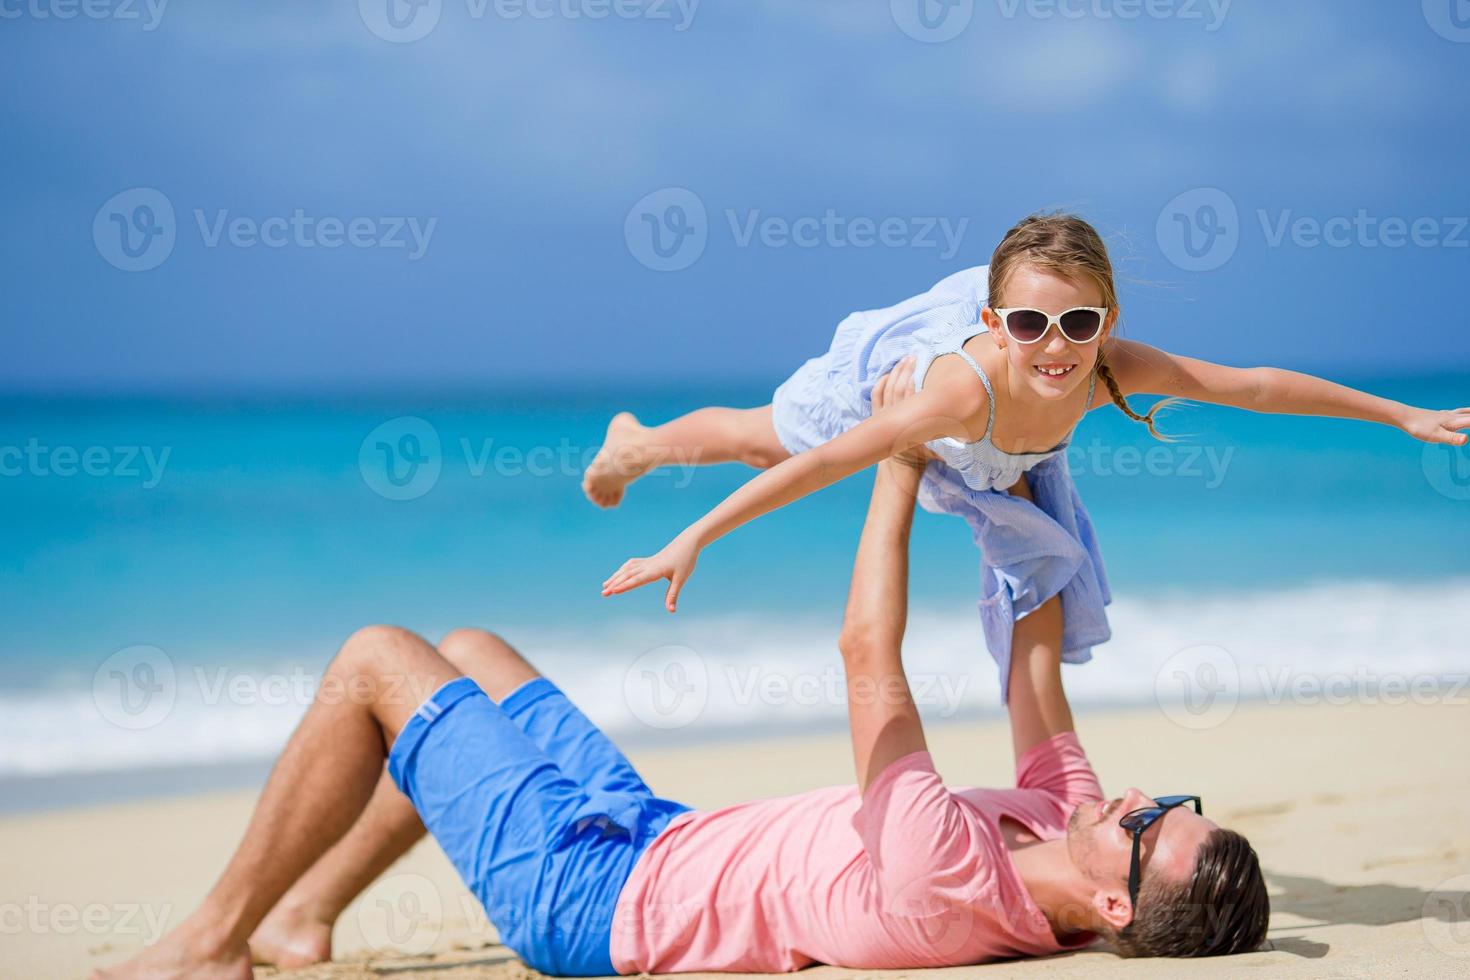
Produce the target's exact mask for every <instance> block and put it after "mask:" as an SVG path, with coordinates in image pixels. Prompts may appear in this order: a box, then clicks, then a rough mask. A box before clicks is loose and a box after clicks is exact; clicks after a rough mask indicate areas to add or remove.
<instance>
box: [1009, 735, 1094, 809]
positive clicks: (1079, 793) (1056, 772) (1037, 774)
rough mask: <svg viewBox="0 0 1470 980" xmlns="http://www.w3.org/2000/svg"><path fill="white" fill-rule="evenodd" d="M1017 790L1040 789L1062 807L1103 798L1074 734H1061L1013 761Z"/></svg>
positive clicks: (1089, 764)
mask: <svg viewBox="0 0 1470 980" xmlns="http://www.w3.org/2000/svg"><path fill="white" fill-rule="evenodd" d="M1016 787H1017V788H1018V789H1033V790H1039V791H1041V792H1043V793H1045V794H1047V795H1048V796H1050V797H1052V798H1054V799H1055V800H1056V801H1057V802H1058V803H1061V804H1063V805H1064V806H1075V805H1077V804H1078V803H1087V802H1090V801H1092V800H1100V799H1102V798H1103V793H1102V786H1101V785H1100V784H1099V783H1098V781H1097V774H1096V773H1094V772H1093V771H1092V763H1090V762H1088V761H1087V753H1085V752H1083V751H1082V743H1080V742H1079V741H1077V733H1076V732H1060V733H1058V734H1056V735H1053V736H1052V737H1051V738H1049V739H1047V740H1046V741H1045V742H1042V743H1040V744H1039V745H1034V746H1032V747H1031V748H1029V749H1027V750H1026V752H1025V754H1023V755H1022V756H1021V758H1019V759H1017V760H1016Z"/></svg>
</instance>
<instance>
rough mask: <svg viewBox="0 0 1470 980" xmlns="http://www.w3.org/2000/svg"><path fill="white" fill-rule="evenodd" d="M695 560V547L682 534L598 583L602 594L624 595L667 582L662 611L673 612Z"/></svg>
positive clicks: (696, 556)
mask: <svg viewBox="0 0 1470 980" xmlns="http://www.w3.org/2000/svg"><path fill="white" fill-rule="evenodd" d="M698 560H699V546H698V545H697V544H695V543H694V541H693V540H692V539H690V538H687V537H685V536H684V535H683V534H681V535H679V536H678V537H677V538H675V539H674V540H673V541H670V542H669V543H668V545H667V546H666V547H665V548H664V550H662V551H660V552H659V553H658V554H656V555H653V556H652V557H650V558H630V559H628V560H627V561H625V562H624V563H623V567H622V568H620V569H618V570H617V571H616V572H614V573H613V575H612V577H611V578H609V579H608V580H607V581H606V582H603V583H602V594H603V595H605V596H609V595H621V594H622V593H624V592H628V591H631V590H632V589H636V588H638V587H639V586H640V585H647V584H648V583H649V582H657V581H658V580H659V579H661V578H666V579H668V580H669V590H668V591H667V592H665V593H664V608H666V609H667V610H668V611H669V612H673V611H674V610H675V608H676V607H677V606H678V604H679V589H680V588H682V587H683V585H684V583H685V582H687V581H688V580H689V576H690V575H692V574H694V563H695V562H697V561H698Z"/></svg>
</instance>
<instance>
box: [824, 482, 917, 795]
mask: <svg viewBox="0 0 1470 980" xmlns="http://www.w3.org/2000/svg"><path fill="white" fill-rule="evenodd" d="M922 475H923V470H922V466H921V465H915V464H913V463H910V462H905V461H902V460H899V459H896V458H895V459H886V460H884V461H883V462H881V463H879V464H878V472H877V476H876V477H875V479H874V481H873V496H872V500H871V501H870V502H869V504H868V518H867V521H866V522H865V523H864V524H863V536H862V540H861V541H860V542H859V543H858V552H857V560H856V561H855V562H854V564H853V569H852V586H851V588H850V589H849V590H848V595H847V613H846V615H845V616H844V618H843V622H842V636H841V638H840V639H839V640H838V644H837V645H838V647H839V649H841V651H842V662H843V666H844V668H845V669H846V671H847V717H848V723H849V725H850V726H851V728H852V752H853V759H854V761H855V762H856V764H857V781H858V790H859V791H860V792H861V791H864V790H866V789H867V787H868V784H869V783H871V782H872V781H873V780H874V778H876V777H877V775H878V773H880V772H882V771H883V768H884V767H885V766H887V765H888V764H889V763H890V762H892V761H894V760H895V759H899V758H902V757H903V756H906V755H908V754H910V753H912V752H919V751H922V750H924V749H926V748H928V745H927V744H926V743H925V741H924V727H923V724H922V722H920V720H919V711H918V709H917V708H916V707H915V706H914V699H913V697H912V695H911V694H910V693H909V686H908V679H907V678H906V677H905V676H904V672H903V658H902V655H901V648H902V646H903V633H904V627H905V624H906V622H907V619H908V594H909V530H910V528H911V527H912V526H913V520H914V497H915V495H916V494H917V493H918V490H919V479H920V478H921V477H922Z"/></svg>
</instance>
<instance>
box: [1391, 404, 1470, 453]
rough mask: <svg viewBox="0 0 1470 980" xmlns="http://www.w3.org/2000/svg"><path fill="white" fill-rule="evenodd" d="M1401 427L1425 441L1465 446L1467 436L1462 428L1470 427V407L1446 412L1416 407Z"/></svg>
mask: <svg viewBox="0 0 1470 980" xmlns="http://www.w3.org/2000/svg"><path fill="white" fill-rule="evenodd" d="M1400 428H1402V429H1403V430H1404V431H1405V432H1407V433H1408V434H1409V435H1411V436H1413V437H1414V438H1415V439H1420V440H1423V441H1424V442H1442V443H1445V444H1446V445H1450V446H1463V445H1465V442H1466V439H1467V437H1466V435H1465V433H1463V432H1461V431H1460V430H1461V429H1470V408H1452V409H1450V410H1449V411H1445V412H1440V411H1435V410H1434V409H1431V408H1416V409H1414V410H1413V411H1412V412H1410V413H1409V417H1408V418H1407V419H1405V420H1404V422H1403V423H1402V424H1401V425H1400Z"/></svg>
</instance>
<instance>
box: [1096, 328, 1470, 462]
mask: <svg viewBox="0 0 1470 980" xmlns="http://www.w3.org/2000/svg"><path fill="white" fill-rule="evenodd" d="M1108 364H1109V365H1110V366H1111V368H1112V371H1113V375H1114V377H1116V378H1117V379H1118V386H1119V387H1120V388H1122V390H1123V394H1125V395H1133V394H1148V395H1170V396H1173V397H1177V398H1188V399H1192V400H1193V401H1199V402H1210V403H1212V404H1215V405H1230V406H1233V407H1235V408H1244V409H1249V410H1250V411H1252V412H1276V413H1281V414H1287V415H1326V416H1331V417H1333V418H1340V419H1361V420H1363V421H1365V422H1381V423H1382V424H1384V425H1392V426H1395V427H1396V428H1400V429H1403V430H1404V431H1405V432H1407V433H1408V434H1409V435H1411V436H1413V437H1414V438H1416V439H1422V440H1423V441H1424V442H1442V443H1446V444H1448V445H1451V446H1463V445H1465V442H1466V439H1467V437H1466V435H1465V434H1464V433H1463V432H1461V431H1460V430H1461V429H1467V428H1470V408H1455V409H1449V410H1439V409H1429V408H1414V407H1413V406H1412V405H1405V404H1404V403H1403V402H1396V401H1391V400H1389V399H1387V398H1379V397H1378V396H1377V395H1370V394H1368V393H1367V392H1366V391H1358V390H1357V389H1356V388H1349V387H1347V386H1346V385H1340V384H1334V383H1333V382H1331V381H1325V380H1323V379H1322V378H1317V377H1313V376H1312V375H1310V374H1301V373H1299V372H1297V371H1285V370H1282V369H1280V368H1270V367H1256V368H1233V367H1226V366H1224V365H1223V364H1212V363H1210V362H1209V361H1201V360H1198V359H1196V358H1193V357H1181V356H1179V355H1178V354H1170V353H1168V352H1167V351H1162V350H1159V349H1158V348H1157V347H1150V346H1148V345H1147V344H1140V343H1138V342H1137V341H1132V340H1116V341H1114V342H1113V345H1112V347H1111V348H1110V349H1109V351H1108ZM1101 397H1102V398H1103V399H1105V398H1106V396H1105V395H1104V396H1101Z"/></svg>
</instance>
